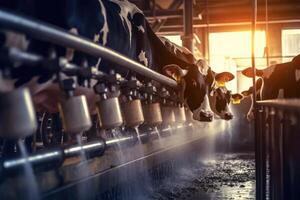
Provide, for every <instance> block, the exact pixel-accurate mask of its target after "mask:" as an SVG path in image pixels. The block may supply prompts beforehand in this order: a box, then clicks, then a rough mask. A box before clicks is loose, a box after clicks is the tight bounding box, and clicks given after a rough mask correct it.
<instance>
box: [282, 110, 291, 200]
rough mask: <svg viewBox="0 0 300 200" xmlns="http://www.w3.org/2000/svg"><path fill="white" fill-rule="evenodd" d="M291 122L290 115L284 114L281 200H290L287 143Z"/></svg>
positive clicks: (288, 150) (288, 149)
mask: <svg viewBox="0 0 300 200" xmlns="http://www.w3.org/2000/svg"><path fill="white" fill-rule="evenodd" d="M291 131H292V130H291V120H290V114H289V113H284V116H283V120H282V169H281V171H282V176H283V177H282V182H283V187H282V195H283V199H291V198H292V196H291V172H290V168H289V163H290V162H291V161H290V159H289V158H290V155H289V154H290V153H291V152H290V148H289V141H290V139H291V137H290V134H291Z"/></svg>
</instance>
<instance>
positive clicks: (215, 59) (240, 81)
mask: <svg viewBox="0 0 300 200" xmlns="http://www.w3.org/2000/svg"><path fill="white" fill-rule="evenodd" d="M255 40H256V41H255V55H256V66H257V67H265V66H266V59H265V58H264V49H265V45H266V37H265V32H264V31H256V34H255ZM209 53H210V62H209V63H210V66H211V67H212V69H213V70H214V71H215V72H217V73H220V72H223V71H229V72H231V73H232V74H234V75H235V77H236V78H235V79H234V80H233V81H231V82H229V83H228V84H227V87H228V88H229V89H230V90H232V91H233V92H241V91H243V90H246V89H248V88H249V87H250V86H251V85H252V80H251V79H249V78H246V77H245V76H243V75H241V72H240V71H241V70H242V69H244V68H246V67H251V31H240V32H220V33H210V34H209Z"/></svg>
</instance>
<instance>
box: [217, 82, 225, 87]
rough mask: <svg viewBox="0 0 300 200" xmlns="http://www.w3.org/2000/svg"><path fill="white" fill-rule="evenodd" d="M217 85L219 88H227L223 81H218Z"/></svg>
mask: <svg viewBox="0 0 300 200" xmlns="http://www.w3.org/2000/svg"><path fill="white" fill-rule="evenodd" d="M217 84H218V86H219V87H225V82H223V81H217Z"/></svg>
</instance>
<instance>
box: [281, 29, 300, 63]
mask: <svg viewBox="0 0 300 200" xmlns="http://www.w3.org/2000/svg"><path fill="white" fill-rule="evenodd" d="M281 40H282V56H283V62H288V61H290V60H291V59H292V58H293V57H294V56H296V55H298V54H299V53H300V29H284V30H282V36H281Z"/></svg>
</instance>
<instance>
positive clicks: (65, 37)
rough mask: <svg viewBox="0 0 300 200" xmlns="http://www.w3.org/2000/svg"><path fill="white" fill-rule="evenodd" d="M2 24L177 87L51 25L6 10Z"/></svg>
mask: <svg viewBox="0 0 300 200" xmlns="http://www.w3.org/2000/svg"><path fill="white" fill-rule="evenodd" d="M0 24H1V26H2V27H4V28H8V29H12V30H14V31H17V32H22V33H25V34H27V35H29V36H31V37H33V38H35V39H39V40H42V41H46V42H51V43H53V44H56V45H59V46H65V47H70V48H73V49H76V50H78V51H82V52H84V53H87V54H89V55H92V56H95V57H101V58H104V59H108V60H110V61H112V62H114V63H116V64H119V65H121V66H124V67H126V68H127V69H129V70H132V71H134V72H136V73H138V74H141V75H143V76H145V77H147V78H150V79H153V80H155V81H158V82H160V83H162V84H165V85H167V86H170V87H173V88H176V87H177V83H176V81H174V80H172V79H170V78H168V77H166V76H164V75H162V74H159V73H157V72H155V71H153V70H151V69H149V68H147V67H145V66H143V65H141V64H139V63H137V62H136V61H133V60H131V59H129V58H127V57H125V56H123V55H121V54H119V53H118V52H116V51H113V50H111V49H109V48H106V47H103V46H100V45H99V44H96V43H94V42H92V41H90V40H88V39H85V38H83V37H79V36H75V35H72V34H70V33H68V32H67V31H65V30H62V29H60V28H58V27H54V26H52V25H50V24H46V23H43V22H40V21H36V20H29V19H27V18H25V17H21V16H18V15H15V14H12V13H10V12H7V11H4V10H0Z"/></svg>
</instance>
